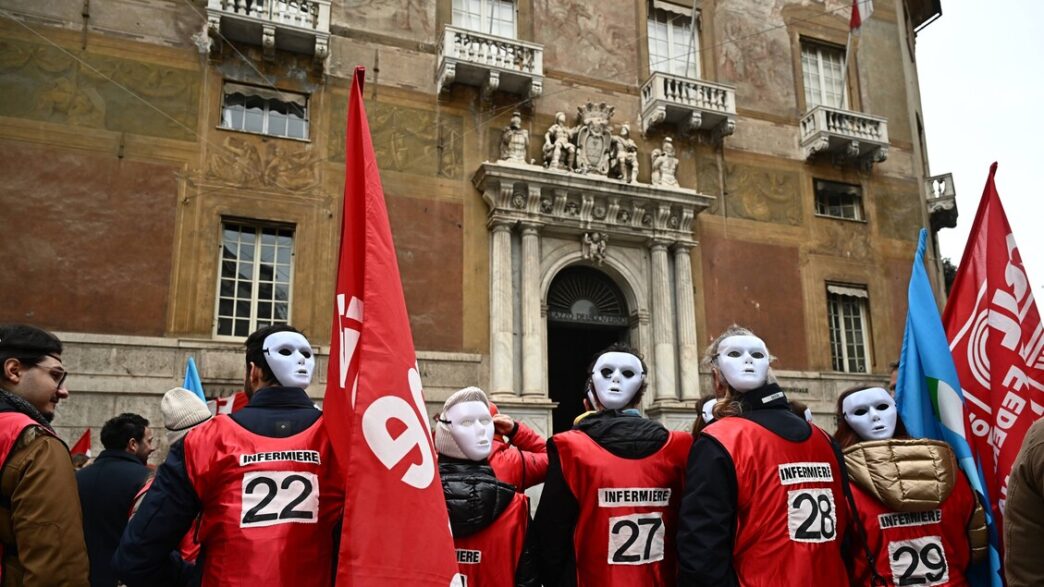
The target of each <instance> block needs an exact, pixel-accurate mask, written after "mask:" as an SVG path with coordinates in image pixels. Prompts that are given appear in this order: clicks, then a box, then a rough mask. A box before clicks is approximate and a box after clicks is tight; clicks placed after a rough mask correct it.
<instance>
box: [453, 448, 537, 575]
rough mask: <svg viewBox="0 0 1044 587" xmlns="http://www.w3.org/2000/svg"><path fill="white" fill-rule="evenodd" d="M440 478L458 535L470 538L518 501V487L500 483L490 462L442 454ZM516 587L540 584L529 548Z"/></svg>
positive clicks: (522, 556)
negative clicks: (516, 496) (516, 489)
mask: <svg viewBox="0 0 1044 587" xmlns="http://www.w3.org/2000/svg"><path fill="white" fill-rule="evenodd" d="M439 477H441V478H442V491H443V493H444V494H445V496H446V509H447V510H448V511H449V519H450V528H451V529H452V530H453V535H454V536H461V537H463V536H470V535H472V534H474V533H476V532H478V531H480V530H482V529H484V528H486V527H487V526H489V525H490V524H492V523H493V522H495V521H496V520H497V518H499V517H500V514H502V513H504V510H505V509H507V507H508V506H509V505H510V504H511V501H512V500H514V499H515V486H514V485H511V484H510V483H505V482H503V481H500V480H498V479H497V478H496V477H495V476H494V475H493V468H492V467H490V466H489V463H487V462H486V461H480V462H475V461H468V460H462V459H455V458H452V457H447V456H445V455H439ZM515 584H516V585H519V586H524V587H537V586H538V585H539V584H540V583H539V582H538V581H537V577H536V569H534V568H533V561H532V557H531V556H530V553H529V551H528V548H523V550H522V553H521V554H520V556H519V560H518V566H517V567H516V569H515Z"/></svg>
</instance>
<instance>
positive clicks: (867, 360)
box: [826, 283, 873, 374]
mask: <svg viewBox="0 0 1044 587" xmlns="http://www.w3.org/2000/svg"><path fill="white" fill-rule="evenodd" d="M832 289H834V290H858V291H859V292H862V293H861V295H851V294H845V293H838V292H837V291H831V290H832ZM826 293H827V298H826V301H827V334H828V340H829V348H830V368H831V370H832V371H835V372H837V373H861V374H869V373H871V370H872V368H873V353H872V347H871V336H870V295H869V291H868V290H867V288H866V286H863V285H848V284H834V283H828V284H827V292H826ZM846 300H851V301H850V302H847V303H849V304H854V305H855V308H856V310H857V312H856V313H852V314H851V315H852V316H853V317H858V319H859V327H860V331H859V332H858V333H855V332H851V331H850V329H849V328H847V327H846V326H845V321H846V320H847V319H848V318H849V316H848V315H846V313H845V311H844V308H843V306H842V304H844V303H846ZM835 305H836V308H837V311H836V313H835ZM835 326H836V327H835ZM835 331H836V332H838V333H839V334H840V340H835V335H834V333H835ZM856 335H858V337H859V338H860V339H861V340H859V341H855V340H851V341H850V337H854V336H856ZM850 342H851V343H859V344H861V345H862V350H863V352H862V356H861V357H854V356H849V350H850V349H849V347H850ZM838 350H839V351H840V355H838V354H837V352H836V351H838ZM858 360H862V362H863V370H862V371H860V370H857V369H856V368H855V367H856V366H857V365H854V364H853V363H854V362H856V361H858Z"/></svg>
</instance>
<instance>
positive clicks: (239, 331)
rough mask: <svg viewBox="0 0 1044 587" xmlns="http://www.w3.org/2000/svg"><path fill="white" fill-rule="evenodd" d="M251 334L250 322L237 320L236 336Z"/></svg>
mask: <svg viewBox="0 0 1044 587" xmlns="http://www.w3.org/2000/svg"><path fill="white" fill-rule="evenodd" d="M248 334H250V322H249V321H247V320H236V336H246V335H248Z"/></svg>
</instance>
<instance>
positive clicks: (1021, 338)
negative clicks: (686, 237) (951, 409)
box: [943, 163, 1044, 527]
mask: <svg viewBox="0 0 1044 587" xmlns="http://www.w3.org/2000/svg"><path fill="white" fill-rule="evenodd" d="M996 172H997V164H996V163H994V164H993V165H992V166H990V175H989V177H988V178H987V179H986V188H985V189H984V190H983V192H982V200H980V202H979V211H978V212H976V214H975V222H974V223H973V224H972V228H971V233H970V235H969V236H968V244H967V245H966V247H965V249H964V257H962V258H961V266H960V268H959V269H958V270H957V277H956V279H955V280H954V282H953V288H952V290H951V292H950V299H949V301H948V302H947V304H946V311H945V312H944V313H943V323H944V325H945V327H946V337H947V338H948V339H949V340H950V351H951V352H952V353H953V361H954V363H955V364H956V366H957V374H958V376H959V377H960V380H961V389H962V391H963V392H964V398H965V400H966V408H967V413H968V423H969V427H970V429H971V432H972V441H973V445H974V446H975V449H976V451H977V452H978V453H979V457H980V459H981V460H982V468H983V472H984V473H985V478H986V490H987V491H988V492H989V494H990V495H989V497H990V501H991V502H992V503H991V506H992V508H993V511H994V515H995V516H996V520H997V522H998V527H999V524H1000V522H1002V516H1003V512H1004V502H1005V501H1006V500H1007V497H1008V474H1009V473H1010V472H1011V465H1012V462H1013V461H1014V460H1015V455H1016V454H1017V453H1018V452H1019V447H1020V446H1022V438H1023V436H1025V434H1026V429H1027V428H1029V427H1030V424H1032V423H1033V422H1034V421H1035V420H1037V419H1038V418H1040V417H1041V415H1042V414H1044V396H1042V395H1040V393H1041V392H1044V329H1042V327H1041V322H1040V314H1038V313H1037V307H1036V304H1034V301H1033V290H1032V288H1031V287H1030V281H1029V279H1028V278H1027V276H1026V270H1025V269H1024V268H1023V266H1022V256H1021V255H1020V254H1019V249H1018V247H1016V246H1015V237H1014V235H1012V233H1011V227H1010V226H1009V225H1008V219H1007V217H1006V216H1005V215H1004V208H1003V207H1001V202H1000V197H999V196H998V195H997V188H996V186H995V185H994V183H993V176H994V174H995V173H996Z"/></svg>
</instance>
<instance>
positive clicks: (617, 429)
mask: <svg viewBox="0 0 1044 587" xmlns="http://www.w3.org/2000/svg"><path fill="white" fill-rule="evenodd" d="M573 428H574V429H575V430H580V431H582V432H584V433H585V434H587V435H588V436H590V437H591V438H592V439H593V440H594V441H595V442H597V443H598V444H599V445H600V446H602V447H603V448H605V449H606V450H608V451H609V452H611V453H613V454H614V455H616V456H618V457H623V458H625V459H643V458H645V457H648V456H649V455H651V454H653V453H655V452H657V451H659V450H660V449H661V448H663V446H664V445H665V444H666V443H667V440H668V438H670V433H669V432H668V431H667V429H666V428H664V427H663V425H661V424H660V423H659V422H654V421H652V420H647V419H645V418H642V417H641V416H639V415H638V414H637V412H634V411H630V410H628V411H617V410H606V411H604V412H598V413H597V414H591V415H590V416H587V417H586V418H584V419H583V420H581V421H580V422H579V423H578V424H577V425H576V426H574V427H573ZM547 456H548V470H547V480H546V481H544V491H543V493H542V494H541V496H540V506H539V507H538V508H537V512H536V518H535V519H534V520H533V526H532V529H531V530H530V533H529V544H530V548H531V549H532V550H533V555H534V557H535V559H536V564H537V570H538V572H539V574H540V579H541V580H542V581H543V584H544V585H545V586H546V587H557V586H559V585H576V551H575V549H574V545H573V532H574V530H575V529H576V521H577V519H578V518H579V516H580V503H579V502H578V501H577V497H576V496H575V495H573V492H572V491H571V490H570V489H569V485H568V484H567V483H566V481H565V477H564V476H563V475H562V463H561V461H560V460H559V457H558V448H557V447H556V446H555V438H554V437H551V439H550V440H548V441H547ZM586 497H587V498H589V499H590V498H591V496H586Z"/></svg>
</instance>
